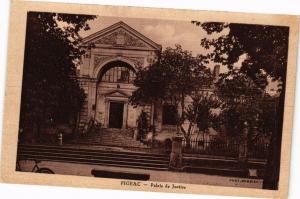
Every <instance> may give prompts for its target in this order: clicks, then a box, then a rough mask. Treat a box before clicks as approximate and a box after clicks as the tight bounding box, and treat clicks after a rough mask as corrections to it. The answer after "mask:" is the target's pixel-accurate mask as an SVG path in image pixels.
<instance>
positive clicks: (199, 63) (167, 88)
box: [130, 45, 213, 137]
mask: <svg viewBox="0 0 300 199" xmlns="http://www.w3.org/2000/svg"><path fill="white" fill-rule="evenodd" d="M205 64H207V60H206V57H204V56H197V57H194V56H192V53H191V52H189V51H186V50H183V49H182V47H181V46H180V45H176V46H175V48H170V47H168V48H166V50H164V51H163V52H162V53H161V55H160V57H159V58H158V60H157V62H155V63H153V64H152V65H150V66H149V67H147V68H141V69H139V70H138V72H137V75H136V79H135V81H134V85H135V86H137V87H138V89H137V90H136V91H135V92H133V95H132V97H131V99H130V100H131V103H133V104H134V105H140V104H142V105H143V104H147V103H168V104H172V105H174V106H175V107H178V110H177V131H178V133H179V129H181V132H182V133H183V134H184V136H185V137H188V136H189V135H190V132H188V131H186V130H185V129H184V128H182V124H183V122H184V120H185V119H186V118H185V114H184V112H185V111H186V103H185V100H186V98H187V97H188V96H191V95H193V94H194V93H196V92H197V91H198V90H199V89H201V88H203V87H208V86H210V85H211V83H212V80H213V77H212V74H211V72H210V70H209V69H208V68H207V67H206V66H205ZM179 107H180V108H179ZM179 110H181V112H180V111H179Z"/></svg>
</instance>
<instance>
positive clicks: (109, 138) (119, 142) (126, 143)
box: [78, 128, 148, 148]
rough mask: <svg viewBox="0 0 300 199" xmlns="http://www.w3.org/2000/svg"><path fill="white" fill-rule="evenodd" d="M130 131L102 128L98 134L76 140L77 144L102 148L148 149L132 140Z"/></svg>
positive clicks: (131, 131) (132, 133)
mask: <svg viewBox="0 0 300 199" xmlns="http://www.w3.org/2000/svg"><path fill="white" fill-rule="evenodd" d="M133 135H134V132H133V130H132V129H112V128H102V129H100V130H99V131H98V132H95V133H90V134H88V135H87V136H85V137H83V138H81V139H80V140H78V143H79V144H92V145H102V146H119V147H133V148H148V147H147V146H146V145H145V144H143V143H142V142H140V141H137V140H135V139H134V138H133Z"/></svg>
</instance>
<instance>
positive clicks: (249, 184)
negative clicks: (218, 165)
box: [21, 160, 262, 188]
mask: <svg viewBox="0 0 300 199" xmlns="http://www.w3.org/2000/svg"><path fill="white" fill-rule="evenodd" d="M39 166H40V167H47V168H50V169H51V170H53V171H54V172H55V173H56V174H64V175H77V176H91V177H92V175H91V170H92V169H99V170H100V169H101V170H105V169H109V170H110V171H126V172H133V173H145V174H150V181H158V182H174V183H187V184H202V185H218V186H230V187H246V188H261V187H262V180H261V179H245V178H236V177H223V176H213V175H205V174H196V173H183V172H172V171H155V170H144V169H131V168H121V167H111V166H110V167H108V166H99V165H87V164H74V163H63V162H49V161H42V162H40V163H39ZM32 168H33V162H32V161H29V160H28V161H21V169H22V170H23V171H31V169H32Z"/></svg>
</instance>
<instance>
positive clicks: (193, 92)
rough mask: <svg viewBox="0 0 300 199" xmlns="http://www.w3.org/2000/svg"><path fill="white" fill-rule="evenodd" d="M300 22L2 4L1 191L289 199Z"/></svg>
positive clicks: (196, 13) (172, 11) (291, 18)
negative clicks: (45, 188) (43, 188)
mask: <svg viewBox="0 0 300 199" xmlns="http://www.w3.org/2000/svg"><path fill="white" fill-rule="evenodd" d="M298 34H299V17H297V16H291V15H271V14H249V13H230V12H214V11H195V10H193V11H192V10H180V9H177V10H176V9H162V8H141V7H125V6H103V5H83V4H64V3H45V2H44V3H42V2H29V1H12V4H11V15H10V32H9V45H8V47H9V49H8V65H7V79H6V95H5V111H4V117H3V118H4V129H3V148H2V151H3V153H2V161H1V162H2V163H1V178H2V181H3V182H7V183H24V184H42V185H57V186H73V187H88V188H89V187H90V188H101V189H121V190H135V191H149V192H172V193H188V194H216V195H233V196H250V197H251V196H252V197H276V198H284V197H287V194H288V179H289V165H290V150H291V148H290V147H291V135H292V121H293V110H294V89H295V80H296V55H297V49H298V46H297V38H298Z"/></svg>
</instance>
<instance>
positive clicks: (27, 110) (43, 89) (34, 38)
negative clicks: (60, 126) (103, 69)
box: [20, 12, 95, 138]
mask: <svg viewBox="0 0 300 199" xmlns="http://www.w3.org/2000/svg"><path fill="white" fill-rule="evenodd" d="M94 18H95V17H94V16H89V15H74V14H56V13H46V12H29V13H28V15H27V27H26V41H25V56H24V69H23V83H22V98H21V99H22V100H21V114H20V127H21V128H25V129H29V130H30V132H31V131H35V132H36V135H37V138H38V137H39V136H40V129H41V127H42V125H44V124H45V123H46V122H47V121H52V122H54V123H61V122H68V121H69V120H70V118H75V117H76V115H77V113H78V111H79V110H80V107H81V104H82V102H83V100H84V97H85V94H84V92H83V90H82V89H80V87H79V82H78V81H77V79H76V63H77V62H78V61H79V59H80V56H81V55H82V54H83V53H84V50H83V49H81V48H80V47H79V45H78V44H79V42H80V41H81V38H80V36H79V34H78V32H79V31H80V30H81V29H85V30H87V29H88V28H89V26H88V24H87V23H86V22H87V21H88V20H91V19H94Z"/></svg>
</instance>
